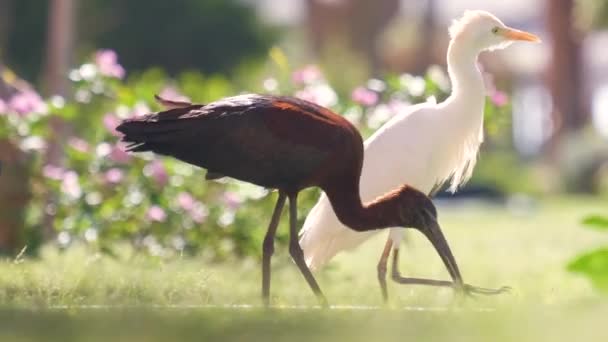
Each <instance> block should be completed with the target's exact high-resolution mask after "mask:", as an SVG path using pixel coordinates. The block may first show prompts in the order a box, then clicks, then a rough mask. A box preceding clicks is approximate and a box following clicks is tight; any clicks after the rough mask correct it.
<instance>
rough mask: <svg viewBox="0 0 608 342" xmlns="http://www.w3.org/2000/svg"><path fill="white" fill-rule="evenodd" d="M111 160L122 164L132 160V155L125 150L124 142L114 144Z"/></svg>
mask: <svg viewBox="0 0 608 342" xmlns="http://www.w3.org/2000/svg"><path fill="white" fill-rule="evenodd" d="M110 160H112V161H113V162H115V163H120V164H127V163H128V162H130V161H131V155H130V154H128V153H127V152H125V147H124V143H118V144H116V145H114V146H112V150H111V151H110Z"/></svg>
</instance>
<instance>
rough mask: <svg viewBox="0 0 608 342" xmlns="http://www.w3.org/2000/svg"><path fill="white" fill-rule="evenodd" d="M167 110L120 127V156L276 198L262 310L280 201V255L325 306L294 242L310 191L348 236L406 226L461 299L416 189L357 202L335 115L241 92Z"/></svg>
mask: <svg viewBox="0 0 608 342" xmlns="http://www.w3.org/2000/svg"><path fill="white" fill-rule="evenodd" d="M159 101H160V102H161V103H163V104H164V105H166V106H167V107H168V108H170V109H168V110H165V111H161V112H157V113H153V114H148V115H144V116H141V117H136V118H132V119H128V120H124V121H123V122H122V123H121V124H120V125H119V126H118V127H117V130H118V131H119V132H121V133H123V134H124V136H123V138H122V140H123V141H125V142H127V143H129V145H128V146H127V150H128V151H133V152H144V151H152V152H155V153H158V154H161V155H167V156H172V157H175V158H177V159H179V160H182V161H184V162H187V163H190V164H192V165H196V166H199V167H202V168H205V169H207V175H206V178H207V179H216V178H221V177H231V178H234V179H238V180H241V181H245V182H250V183H253V184H257V185H259V186H263V187H266V188H270V189H278V191H279V195H278V200H277V203H276V206H275V209H274V212H273V214H272V219H271V220H270V225H269V227H268V231H267V233H266V236H265V238H264V244H263V257H262V297H263V300H264V303H265V304H266V305H268V304H269V290H270V257H271V255H272V253H273V251H274V237H275V233H276V229H277V225H278V222H279V217H280V214H281V211H282V209H283V206H284V203H285V200H286V198H289V205H290V210H289V212H290V220H289V222H290V241H289V252H290V254H291V256H292V258H293V260H294V261H295V263H296V265H297V266H298V268H299V269H300V271H301V273H302V274H303V276H304V278H305V279H306V281H307V282H308V284H309V285H310V287H311V288H312V290H313V292H314V293H315V294H316V295H317V297H318V298H319V300H320V302H321V303H322V304H325V303H326V300H325V297H324V296H323V294H322V292H321V290H320V288H319V286H318V285H317V282H316V281H315V279H314V277H313V275H312V273H311V272H310V270H309V269H308V267H307V266H306V262H305V261H304V255H303V253H302V249H301V248H300V245H299V243H298V235H297V227H296V218H297V208H296V202H297V196H298V192H299V191H300V190H302V189H305V188H308V187H313V186H318V187H320V188H321V189H322V190H323V191H325V193H326V194H327V196H328V198H329V201H330V203H331V205H332V206H333V208H334V210H335V212H336V213H337V215H338V217H339V219H340V220H341V221H342V222H343V223H344V224H345V225H346V226H348V227H350V228H351V229H353V230H355V231H369V230H376V229H382V228H387V227H396V226H399V227H411V228H415V229H418V230H420V231H421V232H422V233H424V235H426V237H427V238H428V239H429V240H430V241H431V243H432V244H433V246H434V247H435V249H436V250H437V252H438V253H439V255H440V256H441V258H442V260H443V262H444V264H445V266H446V267H447V269H448V271H449V273H450V275H451V276H452V279H453V281H454V282H455V285H456V286H457V287H459V288H460V289H462V290H464V291H468V292H475V291H476V288H474V287H472V286H469V285H465V284H463V282H462V277H461V275H460V272H459V270H458V266H457V265H456V261H455V260H454V257H453V256H452V253H451V251H450V248H449V247H448V244H447V242H446V240H445V238H444V237H443V234H442V232H441V230H440V227H439V225H438V223H437V212H436V210H435V207H434V205H433V203H432V202H431V200H430V199H429V198H428V197H427V196H426V195H425V194H423V193H422V192H420V191H418V190H416V189H414V188H412V187H410V186H407V185H402V186H399V187H396V188H395V189H393V190H392V191H390V192H387V193H386V194H384V195H383V196H381V197H378V198H376V199H375V200H373V201H371V202H369V203H366V204H363V203H362V202H361V198H360V196H359V177H360V175H361V167H362V165H363V139H362V138H361V135H360V134H359V132H358V131H357V129H356V128H355V127H354V126H353V125H352V124H350V123H349V122H348V121H347V120H346V119H344V118H343V117H341V116H339V115H337V114H335V113H333V112H331V111H330V110H328V109H326V108H323V107H320V106H317V105H315V104H313V103H310V102H307V101H304V100H300V99H296V98H291V97H280V96H269V95H255V94H250V95H240V96H235V97H230V98H225V99H222V100H219V101H216V102H212V103H209V104H206V105H204V104H191V103H185V102H172V101H168V100H163V99H160V98H159Z"/></svg>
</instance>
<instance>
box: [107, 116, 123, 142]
mask: <svg viewBox="0 0 608 342" xmlns="http://www.w3.org/2000/svg"><path fill="white" fill-rule="evenodd" d="M118 125H120V119H119V118H118V117H117V116H116V115H114V114H111V113H108V114H106V115H104V116H103V126H104V127H105V128H106V129H107V130H108V132H110V134H112V135H113V136H116V137H120V136H121V135H122V134H120V133H119V132H118V131H116V127H118Z"/></svg>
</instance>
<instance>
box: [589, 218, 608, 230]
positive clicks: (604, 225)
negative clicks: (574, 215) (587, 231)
mask: <svg viewBox="0 0 608 342" xmlns="http://www.w3.org/2000/svg"><path fill="white" fill-rule="evenodd" d="M583 224H584V225H586V226H587V227H589V228H592V229H597V230H608V217H605V216H600V215H591V216H587V217H585V219H583Z"/></svg>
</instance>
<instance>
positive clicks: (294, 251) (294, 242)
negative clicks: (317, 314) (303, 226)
mask: <svg viewBox="0 0 608 342" xmlns="http://www.w3.org/2000/svg"><path fill="white" fill-rule="evenodd" d="M297 202H298V196H297V195H290V196H289V254H291V258H292V259H293V261H294V262H295V263H296V265H297V266H298V268H299V269H300V272H301V273H302V275H303V276H304V278H305V279H306V281H307V282H308V285H309V286H310V288H311V289H312V291H313V292H314V293H315V295H316V296H317V298H318V299H319V302H320V304H321V306H323V307H327V306H328V304H327V299H326V298H325V296H324V295H323V292H322V291H321V288H319V284H317V281H316V280H315V278H314V276H313V275H312V272H310V269H309V268H308V266H307V265H306V261H305V260H304V252H302V248H301V247H300V243H299V242H298V230H297V223H298V222H297V220H298V207H297V206H298V203H297Z"/></svg>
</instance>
